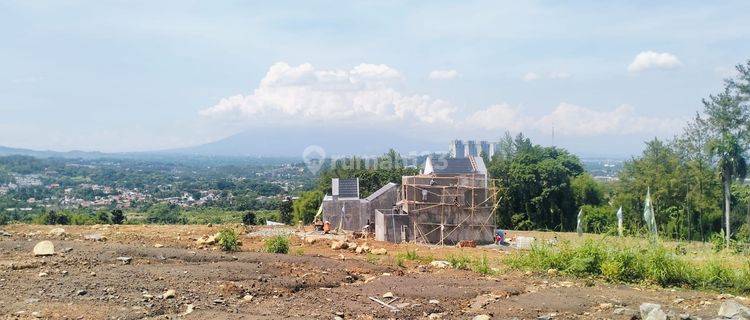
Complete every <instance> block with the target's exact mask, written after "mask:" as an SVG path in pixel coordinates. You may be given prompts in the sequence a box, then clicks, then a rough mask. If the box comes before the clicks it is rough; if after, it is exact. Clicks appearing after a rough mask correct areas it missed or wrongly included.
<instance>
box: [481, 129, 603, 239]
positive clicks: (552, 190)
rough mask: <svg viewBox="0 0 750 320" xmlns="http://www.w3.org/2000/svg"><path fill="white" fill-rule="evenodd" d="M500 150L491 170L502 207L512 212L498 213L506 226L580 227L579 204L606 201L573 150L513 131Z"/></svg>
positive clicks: (548, 228) (570, 228) (549, 228)
mask: <svg viewBox="0 0 750 320" xmlns="http://www.w3.org/2000/svg"><path fill="white" fill-rule="evenodd" d="M499 149H500V152H499V153H498V154H496V155H495V156H494V157H493V158H492V161H490V163H489V165H488V170H489V172H490V175H491V176H492V178H493V179H496V180H494V181H493V183H495V186H496V187H497V188H498V189H499V190H500V193H499V195H498V196H499V199H500V202H499V203H498V205H499V207H498V209H497V210H498V212H503V213H506V214H500V215H497V224H498V225H499V226H500V227H502V228H507V229H519V230H531V229H543V230H560V231H570V230H575V227H576V214H577V213H578V207H579V206H580V205H585V204H594V205H595V204H599V203H601V202H602V199H601V198H600V194H601V192H600V191H599V190H598V189H597V188H596V184H595V183H590V181H589V180H588V177H586V175H585V173H584V170H583V165H582V164H581V162H580V160H579V159H578V157H576V156H574V155H572V154H570V153H568V152H567V151H565V150H563V149H559V148H555V147H542V146H540V145H534V144H532V142H531V140H530V139H528V138H526V137H525V136H523V134H518V135H517V136H516V137H515V138H513V137H511V136H510V134H507V133H506V135H505V137H504V138H503V139H502V140H501V142H500V148H499ZM581 176H583V177H582V178H579V177H581ZM578 179H580V180H578ZM571 181H578V182H576V183H575V184H572V183H571ZM573 186H576V188H580V190H574V188H573ZM589 189H591V190H589ZM577 198H580V200H579V201H576V199H577Z"/></svg>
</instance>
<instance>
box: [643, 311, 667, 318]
mask: <svg viewBox="0 0 750 320" xmlns="http://www.w3.org/2000/svg"><path fill="white" fill-rule="evenodd" d="M643 320H667V314H666V313H664V311H662V310H661V309H654V310H651V312H649V313H648V314H647V315H646V317H645V318H643Z"/></svg>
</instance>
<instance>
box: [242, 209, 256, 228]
mask: <svg viewBox="0 0 750 320" xmlns="http://www.w3.org/2000/svg"><path fill="white" fill-rule="evenodd" d="M242 223H243V224H244V225H246V226H251V225H254V224H255V212H252V211H248V212H245V214H244V215H243V216H242Z"/></svg>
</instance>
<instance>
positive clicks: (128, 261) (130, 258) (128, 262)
mask: <svg viewBox="0 0 750 320" xmlns="http://www.w3.org/2000/svg"><path fill="white" fill-rule="evenodd" d="M117 261H120V262H122V264H130V262H131V261H133V257H117Z"/></svg>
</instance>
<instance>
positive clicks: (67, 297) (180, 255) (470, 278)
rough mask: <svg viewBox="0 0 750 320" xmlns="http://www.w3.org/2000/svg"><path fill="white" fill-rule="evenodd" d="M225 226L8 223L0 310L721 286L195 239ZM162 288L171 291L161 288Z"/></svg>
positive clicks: (288, 311)
mask: <svg viewBox="0 0 750 320" xmlns="http://www.w3.org/2000/svg"><path fill="white" fill-rule="evenodd" d="M222 227H223V226H155V225H145V226H62V228H64V229H65V233H64V234H62V235H54V234H50V233H49V232H50V230H52V229H53V228H55V226H35V225H9V226H5V227H4V228H3V230H5V231H6V232H7V233H9V234H10V235H9V236H8V235H5V236H3V235H1V234H2V232H0V315H2V316H0V318H3V319H6V318H7V319H30V318H45V319H47V318H48V319H142V318H159V319H164V318H185V319H282V318H290V319H334V318H336V317H341V318H343V319H389V318H395V319H428V318H431V319H472V318H473V317H474V316H477V315H489V316H490V317H491V318H492V319H513V318H517V319H537V318H538V317H540V316H541V317H549V318H551V319H581V318H583V319H630V318H631V315H630V313H634V312H635V313H637V310H638V307H639V305H640V304H641V303H644V302H653V303H659V304H662V305H663V306H664V311H672V312H674V314H675V315H680V314H690V315H691V316H693V317H695V316H699V317H702V318H709V319H710V318H714V317H716V314H717V310H718V309H719V305H720V304H721V302H722V301H721V300H722V299H726V298H727V296H726V295H720V293H711V292H696V291H689V290H681V289H660V288H654V287H640V286H626V285H616V284H608V283H604V282H601V281H596V280H591V279H573V278H567V277H563V276H559V275H555V274H552V275H550V274H547V273H544V274H528V273H521V272H515V271H501V272H500V273H499V274H498V275H495V276H492V277H489V276H482V275H480V274H478V273H474V272H471V271H463V270H454V269H440V268H435V267H431V266H430V265H429V259H427V260H425V259H422V260H423V261H406V262H405V264H404V267H401V266H398V265H397V263H396V262H395V261H396V259H395V256H396V254H397V253H398V252H404V251H406V250H413V249H416V250H417V251H418V252H419V254H420V255H421V256H423V257H426V256H430V257H432V258H434V259H439V258H444V257H445V256H447V255H451V254H461V255H470V256H477V255H487V256H488V257H492V258H493V260H492V261H493V263H501V262H498V261H501V259H497V260H495V259H494V258H495V257H501V256H502V255H506V254H513V253H512V252H510V251H502V250H494V249H487V248H455V247H435V246H421V245H414V244H409V245H406V244H402V245H396V244H390V243H380V242H376V241H373V240H363V239H357V240H355V241H357V242H358V243H360V244H362V243H364V242H367V244H368V245H369V246H370V247H371V248H373V249H374V248H385V249H387V251H388V253H387V254H386V255H377V256H376V255H372V254H369V255H368V254H357V253H355V252H351V251H348V250H332V249H331V248H330V242H331V240H329V239H323V238H320V239H318V240H317V241H316V242H315V243H313V244H310V243H308V242H307V241H304V240H302V239H300V238H299V237H297V236H293V237H292V239H293V240H292V248H291V249H290V253H289V254H286V255H284V254H270V253H263V252H260V248H261V247H262V242H263V237H262V236H263V235H271V234H274V233H278V232H279V231H280V230H283V231H288V232H293V231H295V230H294V229H291V228H288V229H268V228H259V229H253V230H244V229H243V227H241V226H232V227H234V228H236V229H237V230H238V231H242V232H243V236H242V238H241V240H242V242H243V245H242V250H241V251H240V252H234V253H225V252H222V251H219V250H218V249H216V248H215V247H212V246H199V245H197V244H196V241H195V240H196V239H197V238H199V237H200V236H203V235H211V234H214V233H216V232H218V231H219V230H220V229H221V228H222ZM247 232H249V234H250V236H248V235H247V234H248V233H247ZM92 236H93V238H96V237H97V236H101V237H103V239H101V240H100V241H95V240H91V239H90V238H92ZM41 240H51V241H52V242H53V244H54V245H55V251H56V254H55V255H52V256H46V257H35V256H34V254H33V253H32V251H33V247H34V245H35V244H36V243H37V242H39V241H41ZM118 257H130V258H132V260H130V261H127V262H124V261H121V260H118ZM500 270H506V269H502V268H500ZM168 290H174V297H165V293H166V292H167V291H168ZM386 292H392V293H393V295H394V296H395V297H398V299H397V300H395V301H394V302H392V303H391V305H392V306H394V307H395V308H397V309H399V310H398V311H392V310H390V309H389V308H387V307H384V306H381V305H380V304H378V303H376V302H374V301H372V300H370V298H369V297H376V298H379V299H380V300H385V301H389V300H390V299H388V298H383V297H382V296H383V294H385V293H386ZM167 296H169V295H167ZM736 299H737V300H738V301H740V302H742V303H744V304H746V305H747V304H748V303H747V302H748V301H746V300H745V299H744V298H742V297H737V298H736ZM622 308H625V309H622ZM618 309H619V310H618ZM677 318H679V317H677Z"/></svg>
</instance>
